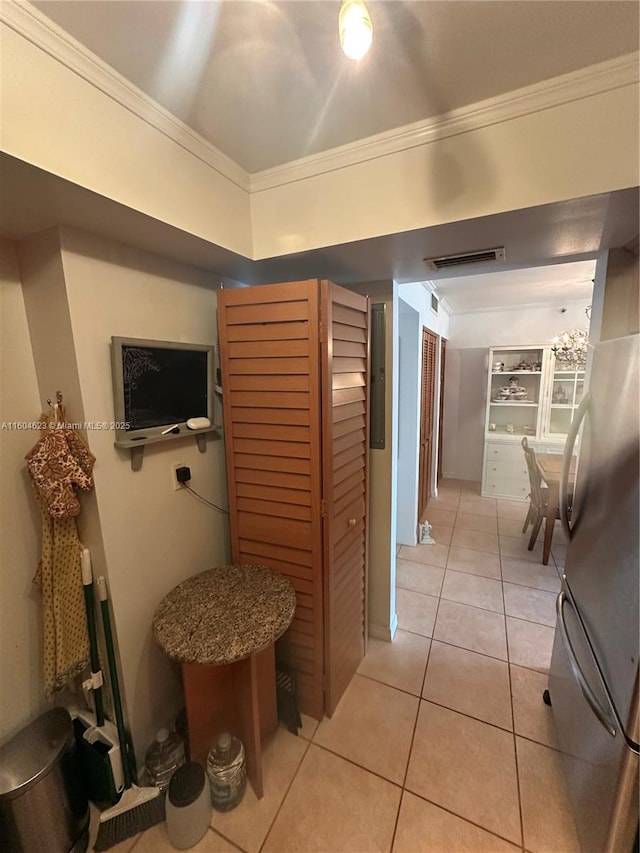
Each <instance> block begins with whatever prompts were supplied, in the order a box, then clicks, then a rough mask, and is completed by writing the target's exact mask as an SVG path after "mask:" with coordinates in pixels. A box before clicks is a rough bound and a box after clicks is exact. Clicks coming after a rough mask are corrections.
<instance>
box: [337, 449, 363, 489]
mask: <svg viewBox="0 0 640 853" xmlns="http://www.w3.org/2000/svg"><path fill="white" fill-rule="evenodd" d="M365 461H366V457H365V454H362V455H361V456H358V457H357V459H354V460H353V461H352V462H349V464H348V465H343V466H342V468H340V469H338V470H337V471H335V472H334V478H335V479H334V481H335V483H336V484H338V483H341V482H342V481H343V480H346V479H347V477H350V476H351V475H352V474H354V473H355V472H356V471H360V472H362V471H364V468H365Z"/></svg>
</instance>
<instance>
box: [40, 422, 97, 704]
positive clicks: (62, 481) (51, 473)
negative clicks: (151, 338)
mask: <svg viewBox="0 0 640 853" xmlns="http://www.w3.org/2000/svg"><path fill="white" fill-rule="evenodd" d="M26 459H27V465H28V468H29V472H30V474H31V477H32V480H33V484H34V487H35V490H36V496H37V498H38V503H39V504H40V509H41V512H42V557H41V559H40V563H39V565H38V569H37V572H36V576H35V578H34V582H35V583H36V584H37V585H38V586H39V587H40V591H41V593H42V611H43V635H44V687H45V695H46V696H50V695H51V694H52V693H54V692H55V691H56V690H60V689H61V688H62V687H64V686H65V684H67V683H68V682H69V681H70V680H71V679H72V678H74V676H76V675H79V674H80V673H81V672H82V670H83V669H84V668H85V667H86V666H87V663H88V658H89V645H88V636H87V619H86V613H85V606H84V591H83V587H82V567H81V562H80V555H81V551H82V543H81V542H80V539H79V537H78V530H77V527H76V520H75V516H76V515H77V514H78V513H79V512H80V502H79V501H78V498H77V495H76V493H75V487H79V488H82V489H85V490H88V489H91V488H92V487H93V479H92V477H91V474H92V471H93V464H94V462H95V457H94V456H93V454H92V453H91V452H90V451H89V449H88V448H87V447H86V445H85V444H84V442H83V441H82V440H81V439H80V437H79V436H78V435H76V433H75V432H73V431H72V430H66V429H63V428H60V427H58V428H54V429H47V430H46V431H45V432H43V434H42V436H41V438H40V440H39V441H38V442H37V443H36V445H35V447H34V448H33V449H32V450H31V451H29V453H28V454H27V456H26Z"/></svg>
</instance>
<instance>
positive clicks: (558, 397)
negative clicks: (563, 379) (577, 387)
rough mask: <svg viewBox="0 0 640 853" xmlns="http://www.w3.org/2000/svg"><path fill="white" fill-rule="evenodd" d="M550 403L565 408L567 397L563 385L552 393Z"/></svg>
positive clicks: (567, 401)
mask: <svg viewBox="0 0 640 853" xmlns="http://www.w3.org/2000/svg"><path fill="white" fill-rule="evenodd" d="M551 402H552V403H557V404H558V405H561V406H566V405H567V404H568V403H569V398H568V397H567V391H566V388H565V387H564V385H559V386H558V387H557V388H556V390H555V391H554V392H553V396H552V398H551Z"/></svg>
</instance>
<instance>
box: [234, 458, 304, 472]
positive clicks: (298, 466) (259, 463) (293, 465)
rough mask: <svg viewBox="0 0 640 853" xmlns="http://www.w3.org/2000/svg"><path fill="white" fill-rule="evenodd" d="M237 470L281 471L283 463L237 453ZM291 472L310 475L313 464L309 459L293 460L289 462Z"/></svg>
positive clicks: (275, 459)
mask: <svg viewBox="0 0 640 853" xmlns="http://www.w3.org/2000/svg"><path fill="white" fill-rule="evenodd" d="M234 463H235V466H234V467H237V468H245V469H246V468H252V467H254V466H255V467H262V468H264V469H266V470H267V471H281V470H282V462H279V461H278V459H277V458H274V459H272V458H270V457H268V456H258V455H256V454H255V453H236V454H235V459H234ZM288 468H289V471H290V472H291V473H293V474H310V472H311V463H310V461H309V460H308V459H291V460H289V466H288Z"/></svg>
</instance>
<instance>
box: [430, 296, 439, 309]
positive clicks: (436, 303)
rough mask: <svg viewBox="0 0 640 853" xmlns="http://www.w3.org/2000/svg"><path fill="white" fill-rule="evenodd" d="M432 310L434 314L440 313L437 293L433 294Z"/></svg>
mask: <svg viewBox="0 0 640 853" xmlns="http://www.w3.org/2000/svg"><path fill="white" fill-rule="evenodd" d="M431 310H432V311H433V313H434V314H437V313H438V297H437V296H436V295H435V293H432V294H431Z"/></svg>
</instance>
